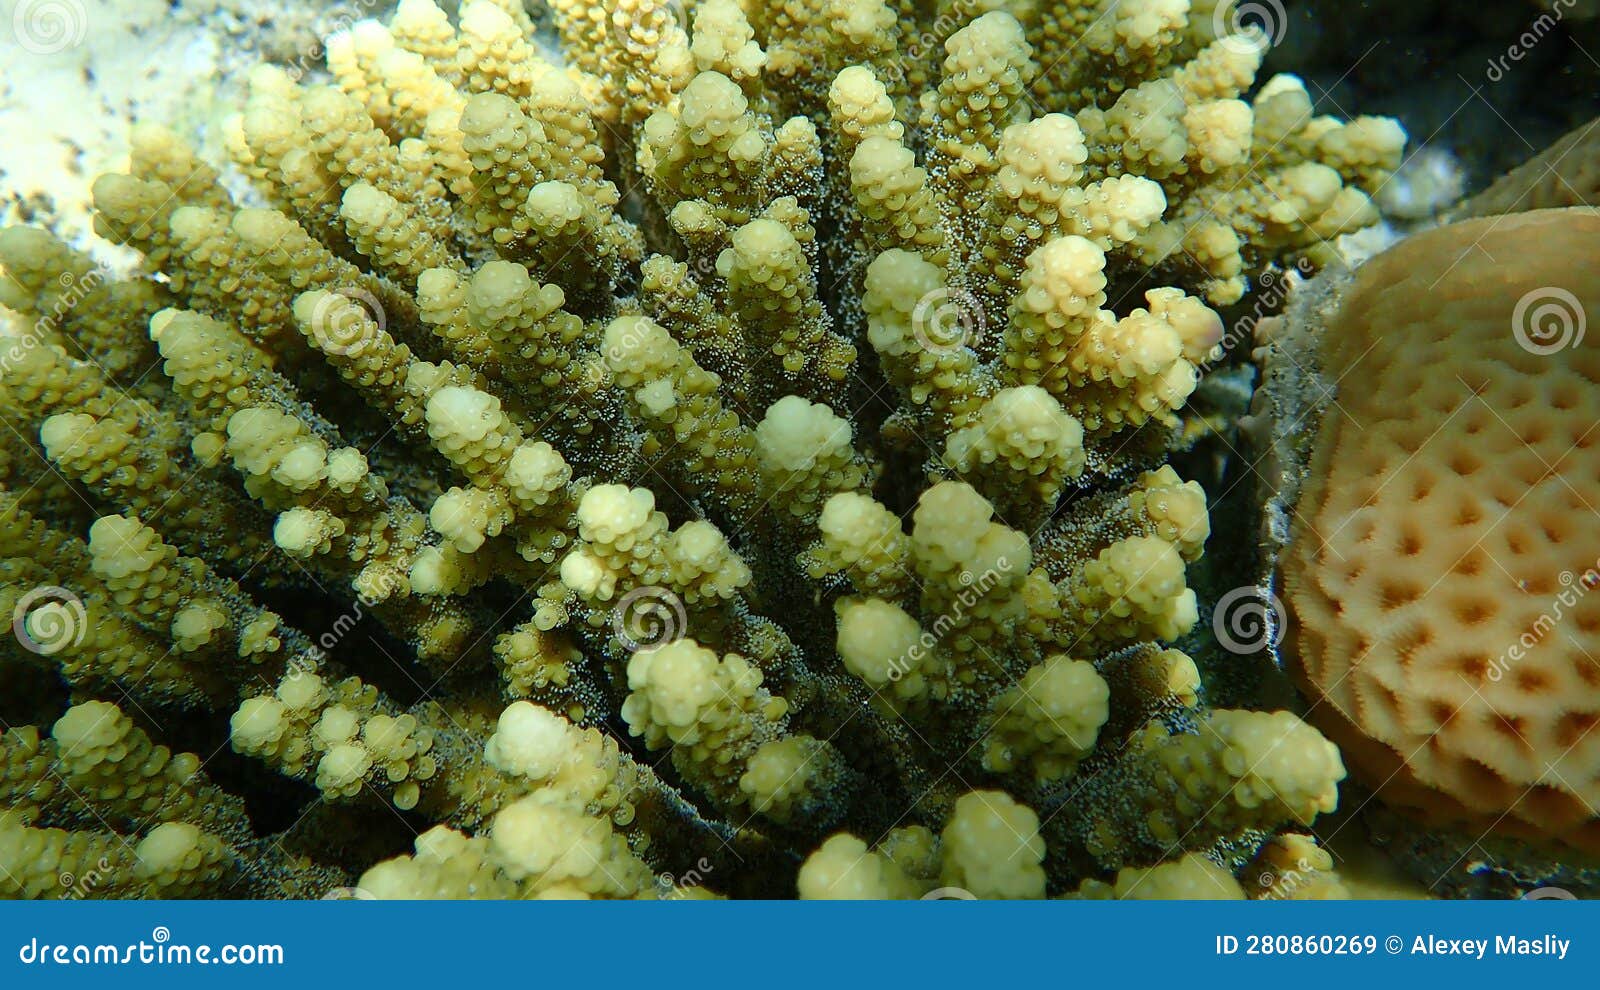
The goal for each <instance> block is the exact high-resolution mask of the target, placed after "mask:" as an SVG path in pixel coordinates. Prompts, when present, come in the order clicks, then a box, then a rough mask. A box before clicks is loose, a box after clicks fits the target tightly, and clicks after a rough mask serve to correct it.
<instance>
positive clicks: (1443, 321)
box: [1283, 207, 1600, 856]
mask: <svg viewBox="0 0 1600 990" xmlns="http://www.w3.org/2000/svg"><path fill="white" fill-rule="evenodd" d="M1597 261H1600V213H1597V212H1596V211H1595V210H1593V209H1589V208H1582V207H1576V208H1570V209H1554V210H1536V211H1534V212H1531V213H1524V214H1516V215H1512V216H1499V217H1494V218H1491V219H1480V220H1469V221H1465V222H1462V223H1460V224H1455V225H1451V226H1446V227H1442V228H1438V229H1436V230H1432V231H1428V232H1426V233H1423V234H1419V235H1417V236H1415V237H1412V238H1410V239H1409V240H1407V241H1405V242H1403V243H1402V244H1400V245H1398V246H1396V247H1395V248H1392V249H1390V250H1389V251H1388V252H1385V253H1384V254H1382V255H1379V256H1378V257H1377V258H1375V259H1373V260H1372V261H1369V262H1368V263H1367V264H1366V265H1364V266H1363V267H1362V268H1361V269H1360V271H1359V272H1358V273H1357V275H1356V277H1355V280H1354V283H1353V284H1352V286H1351V287H1350V288H1349V289H1348V290H1347V291H1346V293H1345V296H1344V300H1343V302H1342V303H1341V305H1340V307H1339V309H1338V313H1337V316H1336V317H1334V320H1333V322H1332V324H1331V326H1330V330H1329V332H1328V333H1327V334H1326V335H1325V339H1326V341H1327V344H1326V345H1325V346H1324V347H1323V348H1322V352H1321V360H1322V361H1323V366H1324V370H1325V373H1326V374H1328V375H1329V376H1331V377H1334V378H1340V377H1345V376H1348V375H1351V374H1355V375H1358V376H1359V377H1360V378H1361V380H1362V381H1363V383H1364V384H1363V387H1362V388H1360V389H1354V390H1349V391H1348V393H1347V394H1341V396H1340V399H1339V407H1338V410H1337V412H1336V413H1333V414H1330V415H1327V416H1325V417H1324V419H1323V423H1322V426H1321V431H1320V437H1319V439H1318V445H1317V452H1316V454H1315V455H1314V458H1313V461H1312V465H1311V473H1310V480H1309V481H1308V483H1307V486H1306V488H1305V490H1304V492H1303V494H1302V496H1301V500H1300V505H1299V510H1298V512H1297V519H1298V522H1297V534H1296V540H1295V542H1294V543H1293V544H1292V545H1291V548H1290V550H1289V552H1288V554H1287V555H1286V557H1285V559H1284V562H1283V574H1284V583H1285V589H1286V591H1287V592H1288V595H1287V603H1288V605H1289V607H1290V609H1291V610H1292V621H1291V622H1290V624H1289V628H1290V639H1289V640H1288V641H1287V642H1286V647H1287V648H1288V653H1289V655H1290V656H1291V657H1293V658H1294V660H1295V663H1296V666H1295V670H1296V673H1297V676H1298V677H1299V679H1300V680H1301V682H1302V685H1303V686H1304V688H1305V690H1306V692H1307V694H1308V696H1309V697H1311V698H1312V699H1313V700H1315V701H1316V702H1317V704H1316V705H1315V706H1314V707H1313V709H1312V714H1311V718H1312V719H1313V721H1315V722H1316V724H1318V725H1319V726H1321V727H1323V728H1324V729H1325V730H1326V731H1327V732H1328V733H1329V735H1330V736H1331V737H1332V738H1333V739H1335V740H1336V741H1337V742H1338V743H1339V745H1340V747H1341V749H1342V750H1343V752H1344V754H1345V756H1346V758H1347V760H1348V761H1349V763H1350V766H1351V770H1352V773H1354V774H1356V775H1358V776H1359V777H1360V779H1361V780H1362V781H1363V782H1364V783H1366V784H1367V785H1368V786H1371V787H1373V788H1374V789H1376V790H1377V791H1378V794H1379V796H1380V797H1381V798H1382V799H1383V800H1384V801H1385V803H1387V804H1388V805H1390V806H1391V807H1395V808H1398V809H1403V810H1404V811H1406V812H1407V813H1408V814H1410V815H1412V816H1414V817H1417V818H1420V819H1421V820H1423V821H1425V822H1428V823H1429V824H1432V825H1435V826H1440V827H1454V828H1460V829H1464V830H1466V831H1467V832H1469V833H1470V835H1491V834H1492V835H1497V836H1515V837H1518V838H1522V839H1526V840H1529V841H1531V842H1535V843H1537V844H1545V845H1548V844H1552V843H1561V844H1565V845H1567V846H1570V847H1573V848H1576V849H1578V850H1582V851H1584V852H1586V853H1588V854H1590V855H1591V856H1592V855H1593V854H1595V853H1596V852H1600V815H1597V814H1596V812H1595V802H1596V801H1597V800H1600V789H1597V785H1596V778H1597V775H1600V737H1597V736H1596V735H1595V734H1594V732H1593V730H1594V728H1595V726H1596V725H1597V724H1600V706H1597V704H1596V702H1595V700H1594V698H1595V687H1596V685H1600V663H1597V662H1596V659H1595V653H1594V650H1595V645H1596V643H1597V642H1600V638H1597V637H1600V596H1596V595H1593V594H1592V592H1593V591H1594V589H1595V588H1596V586H1597V585H1600V560H1597V555H1596V552H1595V547H1594V546H1593V544H1592V543H1591V542H1590V541H1589V540H1588V539H1587V536H1588V534H1589V532H1591V530H1590V527H1589V523H1590V522H1591V521H1592V514H1593V513H1595V512H1596V511H1597V509H1600V504H1597V499H1596V496H1595V483H1596V481H1597V480H1600V457H1597V456H1596V451H1597V450H1600V448H1597V446H1596V437H1595V419H1596V413H1597V411H1600V405H1597V395H1600V391H1597V387H1600V347H1597V346H1596V342H1595V340H1594V339H1593V337H1592V336H1591V337H1588V338H1587V339H1586V335H1585V333H1584V326H1583V323H1584V313H1585V312H1586V311H1587V312H1589V313H1593V312H1596V311H1597V310H1600V292H1597V291H1596V283H1595V280H1594V278H1593V271H1594V265H1595V264H1596V262H1597ZM1418 285H1427V286H1429V292H1428V294H1427V297H1426V298H1427V302H1426V304H1422V303H1421V301H1420V299H1421V297H1419V295H1418V294H1417V293H1416V292H1415V291H1414V287H1415V286H1418Z"/></svg>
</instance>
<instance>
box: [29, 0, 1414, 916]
mask: <svg viewBox="0 0 1600 990" xmlns="http://www.w3.org/2000/svg"><path fill="white" fill-rule="evenodd" d="M452 6H453V5H452ZM846 8H848V10H846ZM1232 8H1233V4H1232V3H1230V2H1227V0H1221V2H1219V0H1194V2H1193V3H1191V2H1189V0H1103V2H1102V0H1094V2H1091V0H1070V2H1067V3H1061V4H1050V5H1032V4H1021V3H1018V4H996V3H989V2H981V3H980V2H974V3H967V2H965V0H952V2H943V0H941V2H938V3H926V4H923V3H915V4H914V3H895V2H888V0H863V2H860V3H854V4H838V3H823V2H813V0H792V2H784V3H772V4H768V3H738V2H732V0H698V2H690V3H687V4H679V3H675V2H674V3H669V2H667V0H617V2H611V3H603V4H591V3H589V2H587V0H549V3H548V4H547V5H546V8H545V9H542V10H541V11H540V13H539V15H538V18H537V20H536V19H535V18H533V17H530V15H529V13H528V11H527V10H526V8H525V7H524V5H523V4H522V3H521V2H520V0H465V2H463V3H461V4H460V12H459V16H457V17H454V18H452V17H451V16H449V15H447V14H446V13H445V11H444V10H442V9H441V8H440V6H438V5H436V4H435V3H434V2H433V0H401V2H400V3H399V5H398V8H397V9H396V10H395V11H394V12H393V14H392V16H390V17H388V18H387V19H386V20H384V21H382V22H379V21H363V22H361V23H359V24H357V25H355V26H353V27H351V28H350V29H349V30H348V31H345V32H342V33H340V34H338V35H336V36H335V37H333V38H330V39H329V40H328V43H327V54H328V58H327V72H326V73H325V74H324V73H321V72H318V73H313V74H312V75H311V76H310V77H309V78H307V79H305V80H300V79H296V78H292V77H291V76H290V74H289V73H287V72H286V71H284V70H282V69H280V68H277V67H274V66H272V65H264V66H262V67H260V68H259V69H258V70H256V71H255V72H254V73H253V75H252V76H251V78H250V86H249V92H248V96H247V98H246V99H245V100H244V103H243V106H242V107H241V109H240V112H239V113H237V114H236V115H235V116H233V117H232V118H230V119H229V121H228V122H227V124H226V126H225V127H224V128H223V138H224V141H225V144H226V148H227V153H228V156H229V157H230V159H231V163H230V164H229V165H228V166H227V167H226V168H218V167H214V166H213V165H210V164H207V163H206V162H204V161H202V160H201V159H200V158H199V157H198V156H197V155H196V154H195V152H193V151H192V150H191V149H190V148H189V147H188V146H186V144H185V143H184V141H183V140H182V139H181V138H179V137H178V136H177V135H175V134H172V133H170V132H168V131H166V130H164V129H162V128H160V127H158V126H155V125H152V124H143V125H141V126H139V127H138V128H137V129H136V134H135V140H134V147H133V153H132V157H131V163H130V166H129V169H128V171H127V173H126V174H113V175H105V176H101V177H100V178H99V179H98V180H97V181H96V182H95V183H94V201H95V208H96V230H97V232H98V233H99V234H100V236H102V237H103V238H105V239H106V240H108V241H110V242H112V243H114V244H117V245H120V246H123V247H125V248H128V249H131V251H132V252H134V253H135V254H137V256H138V258H139V259H140V260H139V263H138V265H137V267H136V268H135V270H134V271H133V272H131V274H129V276H128V277H126V278H117V277H112V276H111V275H109V274H108V273H106V272H104V271H102V270H100V269H97V268H95V267H94V266H93V265H92V263H91V261H90V258H89V256H88V255H87V254H84V253H82V252H80V251H79V250H77V249H75V248H74V247H71V246H69V245H67V244H65V243H63V242H62V241H60V240H59V239H57V238H56V237H55V236H54V235H53V234H52V233H49V232H47V231H46V230H43V229H39V228H34V227H14V228H10V229H6V230H4V231H0V266H3V268H4V274H5V276H6V277H5V278H4V279H3V280H0V307H3V308H4V311H5V314H6V317H7V318H6V320H5V325H6V327H7V329H6V331H5V333H6V336H5V338H4V340H3V342H4V344H5V350H4V352H3V360H0V406H3V408H4V409H5V410H6V413H7V417H8V420H7V422H8V425H9V426H10V427H11V429H8V430H6V431H4V434H3V435H0V611H6V610H9V611H11V612H13V613H14V614H15V615H17V616H18V620H17V624H16V627H15V628H16V630H17V632H18V634H17V635H16V636H15V637H4V638H3V639H4V642H3V644H0V680H3V684H4V686H5V688H6V691H5V695H4V697H5V699H6V703H7V705H8V706H9V707H8V708H7V712H8V714H7V718H8V719H17V720H20V724H19V727H18V728H16V729H13V730H11V731H8V732H7V733H6V734H5V735H4V736H0V877H4V878H5V879H4V880H3V881H0V892H5V893H7V894H23V895H28V896H40V895H41V894H43V893H44V892H46V891H47V889H48V887H49V884H50V879H49V878H50V877H52V876H54V875H55V874H56V872H57V870H58V868H61V867H64V866H66V865H72V866H75V867H77V866H81V865H82V863H84V862H94V861H96V860H97V859H101V860H103V862H104V863H105V864H106V865H105V866H104V868H103V870H102V872H103V873H104V874H105V883H104V886H103V888H102V890H101V892H102V893H111V894H115V895H118V896H133V895H172V894H185V895H189V894H193V895H210V896H218V895H228V894H234V895H249V896H262V897H265V896H315V895H319V894H321V893H322V892H324V891H326V890H327V889H329V888H331V887H338V886H345V885H348V884H350V883H354V882H359V883H360V884H361V887H362V889H363V890H365V891H366V892H368V893H371V894H374V895H377V896H386V897H387V896H394V897H407V896H412V897H469V896H475V897H656V896H662V895H664V894H666V893H667V891H666V890H664V889H663V883H662V882H661V881H660V874H661V873H662V872H668V873H672V874H675V875H679V876H681V875H683V871H684V869H685V867H686V866H687V865H688V864H694V865H695V867H696V869H695V873H696V875H697V876H702V878H703V879H704V881H705V883H706V885H707V887H708V888H709V889H714V890H716V891H717V892H718V893H721V894H729V895H738V894H747V893H753V894H761V895H768V896H771V895H774V894H793V893H795V892H799V893H800V894H802V895H804V896H838V897H843V896H898V897H918V896H921V895H923V894H925V893H928V892H929V891H932V890H934V889H936V888H939V887H941V886H960V887H962V888H964V889H966V890H968V891H969V892H971V893H973V894H977V895H979V896H985V897H988V896H993V897H1041V896H1045V895H1046V894H1051V893H1058V894H1059V893H1069V892H1080V893H1083V894H1085V895H1086V896H1089V895H1097V892H1101V891H1102V888H1105V889H1111V888H1110V887H1108V886H1107V883H1108V882H1112V881H1113V878H1116V879H1115V880H1114V886H1115V889H1116V890H1117V891H1119V892H1122V891H1124V890H1127V891H1131V890H1133V889H1134V888H1140V887H1142V889H1143V890H1145V891H1146V892H1147V893H1148V892H1150V891H1160V892H1168V893H1172V894H1190V895H1194V896H1232V895H1236V894H1237V893H1238V885H1237V884H1236V883H1234V882H1233V881H1232V880H1231V879H1230V876H1229V873H1228V871H1229V869H1230V868H1233V869H1236V868H1238V867H1240V866H1242V864H1243V863H1244V862H1246V861H1247V860H1248V859H1249V858H1250V857H1251V856H1252V855H1254V853H1255V850H1256V848H1257V847H1259V846H1260V845H1261V844H1262V843H1263V842H1264V841H1267V840H1268V839H1270V838H1271V837H1273V836H1274V835H1277V834H1279V833H1280V832H1282V830H1283V829H1285V828H1292V829H1300V828H1305V827H1307V826H1309V825H1310V824H1311V821H1312V820H1313V819H1315V818H1316V817H1317V816H1318V815H1319V814H1322V813H1325V812H1328V811H1331V810H1332V809H1333V807H1334V805H1335V803H1336V802H1337V797H1338V785H1339V782H1340V780H1341V779H1342V778H1343V776H1344V767H1343V765H1342V763H1341V761H1340V757H1339V753H1338V751H1337V750H1336V749H1335V748H1334V747H1333V746H1332V745H1331V744H1329V743H1328V741H1327V740H1326V739H1325V738H1323V737H1322V735H1321V734H1320V733H1319V732H1318V731H1317V730H1316V729H1314V728H1312V727H1310V726H1309V725H1307V724H1305V723H1303V722H1302V721H1300V720H1299V719H1298V718H1297V717H1296V716H1295V715H1294V714H1292V713H1290V712H1287V711H1275V712H1270V711H1247V710H1232V709H1213V708H1211V707H1209V706H1207V705H1206V703H1205V690H1204V685H1203V684H1202V681H1201V676H1200V668H1199V667H1198V666H1197V664H1196V662H1195V661H1194V660H1193V659H1192V658H1191V657H1190V656H1189V655H1188V654H1186V653H1185V652H1184V651H1183V650H1180V649H1177V648H1175V646H1174V644H1175V643H1176V642H1177V641H1178V640H1180V639H1181V638H1183V637H1186V636H1188V635H1189V634H1190V633H1191V631H1193V630H1194V629H1195V627H1196V625H1197V623H1198V622H1199V616H1200V614H1201V607H1202V605H1201V602H1200V601H1199V598H1198V596H1197V595H1196V592H1195V590H1194V589H1193V588H1191V587H1190V586H1189V577H1188V568H1189V566H1190V565H1191V564H1193V563H1194V562H1195V561H1196V560H1198V559H1199V558H1200V556H1201V554H1202V553H1203V551H1204V546H1205V543H1206V539H1207V537H1208V535H1209V533H1210V522H1209V519H1208V516H1207V509H1206V493H1205V491H1203V490H1202V488H1201V486H1200V485H1199V484H1198V483H1197V482H1195V481H1193V480H1185V478H1183V477H1181V476H1180V474H1179V472H1178V470H1177V469H1175V467H1174V466H1173V465H1169V464H1167V463H1166V461H1167V460H1168V457H1169V455H1170V454H1171V453H1173V451H1174V450H1176V449H1178V448H1180V447H1182V446H1183V445H1184V444H1186V443H1191V442H1193V440H1194V439H1195V437H1196V436H1197V435H1199V434H1201V433H1203V432H1204V431H1205V429H1206V428H1207V425H1206V423H1205V422H1204V421H1203V418H1202V417H1199V416H1196V415H1194V414H1193V413H1192V412H1191V411H1190V410H1189V409H1188V408H1187V402H1188V399H1189V398H1190V396H1191V394H1192V393H1193V392H1194V390H1195V388H1196V386H1197V384H1198V382H1199V380H1200V378H1201V375H1202V373H1203V371H1204V370H1205V369H1206V368H1207V367H1208V366H1209V365H1210V364H1211V363H1213V362H1215V361H1218V360H1219V359H1221V357H1222V354H1221V349H1220V346H1219V345H1220V343H1221V341H1222V338H1223V333H1222V320H1221V318H1220V317H1219V315H1218V313H1217V312H1216V311H1215V310H1214V309H1213V308H1212V307H1220V306H1226V305H1231V304H1233V303H1236V302H1238V301H1240V299H1241V298H1242V297H1243V296H1244V295H1245V293H1246V292H1247V290H1248V289H1249V288H1250V286H1251V284H1252V280H1253V279H1255V278H1257V277H1258V276H1260V275H1261V274H1262V273H1263V272H1267V271H1273V270H1274V266H1281V265H1284V264H1297V263H1304V264H1306V265H1307V266H1314V265H1315V264H1317V263H1319V262H1320V261H1322V260H1326V257H1327V252H1326V244H1327V241H1328V240H1329V239H1330V238H1333V237H1335V236H1337V235H1339V234H1342V233H1345V232H1348V231H1353V230H1356V229H1359V228H1362V227H1364V226H1366V225H1368V224H1370V223H1372V222H1374V221H1375V220H1376V219H1377V215H1376V212H1375V210H1374V208H1373V207H1372V204H1371V202H1370V200H1369V196H1370V195H1371V194H1373V193H1374V192H1375V191H1376V189H1377V188H1378V186H1380V185H1381V184H1382V182H1383V181H1384V179H1385V177H1386V176H1387V175H1388V174H1389V173H1390V172H1391V171H1392V170H1393V169H1394V167H1395V166H1396V165H1397V164H1398V162H1399V159H1400V153H1401V150H1402V148H1403V146H1404V144H1405V140H1406V138H1405V134H1404V132H1403V131H1401V129H1400V128H1399V126H1398V125H1397V124H1396V123H1395V122H1393V121H1391V120H1387V119H1384V118H1366V117H1364V118H1358V119H1356V120H1352V121H1348V122H1346V121H1342V120H1338V119H1336V118H1333V117H1331V116H1319V115H1316V114H1314V113H1313V110H1312V100H1311V97H1310V95H1309V94H1308V92H1307V90H1306V88H1305V86H1304V85H1303V84H1302V83H1301V82H1300V80H1298V79H1296V78H1295V77H1293V76H1287V75H1284V76H1277V77H1274V78H1271V79H1265V80H1262V81H1261V84H1260V85H1259V86H1258V85H1257V79H1256V76H1257V72H1258V70H1259V68H1260V66H1261V62H1262V59H1263V57H1264V55H1265V52H1266V48H1267V41H1266V38H1265V35H1264V33H1263V32H1261V31H1260V30H1258V29H1254V28H1247V29H1242V30H1240V31H1239V32H1237V33H1234V34H1227V35H1222V36H1219V35H1218V34H1217V31H1218V30H1219V26H1220V25H1227V24H1234V23H1237V18H1236V17H1235V16H1234V14H1235V12H1234V11H1233V9H1232ZM1012 11H1014V13H1013V12H1012ZM1096 21H1104V23H1105V25H1106V26H1108V27H1110V28H1112V29H1110V30H1107V29H1105V27H1091V22H1096ZM930 35H932V36H935V37H936V39H937V42H938V44H939V45H942V51H938V52H936V56H937V57H936V58H934V59H932V60H930V59H929V58H928V57H927V55H926V52H924V51H922V50H921V49H922V48H924V47H925V44H926V42H925V41H924V39H925V38H926V37H928V36H930ZM13 686H15V687H14V688H13ZM168 744H170V746H171V747H172V748H169V745H168ZM183 748H193V749H196V750H197V751H199V752H200V753H201V754H202V755H203V754H208V753H216V754H218V755H216V756H214V757H208V758H207V759H206V760H202V759H201V758H200V756H198V755H195V754H193V753H186V752H176V753H175V752H174V750H175V749H183ZM1080 783H1081V784H1082V786H1081V787H1080V786H1078V785H1079V784H1080ZM1302 838H1303V841H1305V842H1310V841H1311V840H1310V839H1309V838H1304V837H1302ZM397 840H398V841H397ZM135 843H136V844H137V846H136V847H135V845H134V844H135ZM134 848H137V849H138V850H141V851H140V852H139V853H138V855H133V854H132V853H130V852H129V850H130V849H134ZM146 853H148V855H146ZM701 863H709V864H711V865H712V867H713V868H709V869H708V868H706V867H701V866H699V864H701ZM1119 870H1120V871H1123V872H1122V873H1120V874H1119V873H1117V872H1116V871H1119ZM1130 871H1131V872H1130ZM1147 880H1148V883H1147V882H1146V881H1147ZM1097 885H1098V886H1097ZM1330 886H1332V885H1331V884H1330ZM681 892H682V891H679V893H681Z"/></svg>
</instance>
